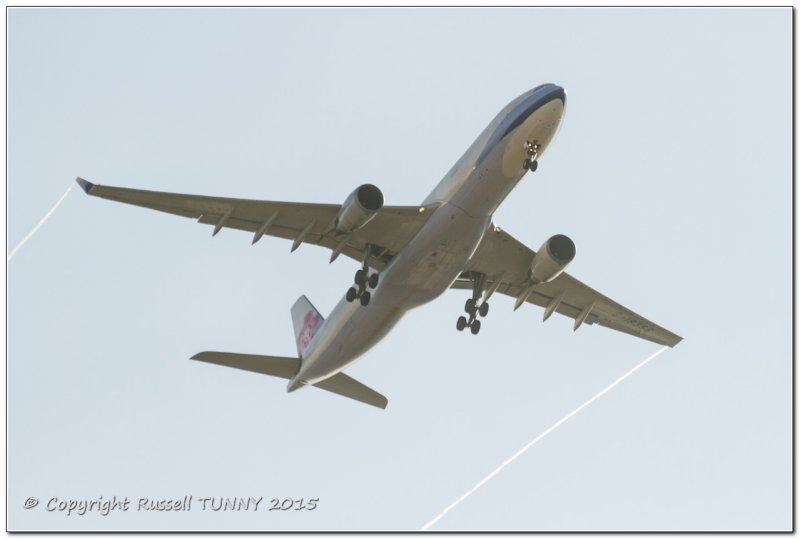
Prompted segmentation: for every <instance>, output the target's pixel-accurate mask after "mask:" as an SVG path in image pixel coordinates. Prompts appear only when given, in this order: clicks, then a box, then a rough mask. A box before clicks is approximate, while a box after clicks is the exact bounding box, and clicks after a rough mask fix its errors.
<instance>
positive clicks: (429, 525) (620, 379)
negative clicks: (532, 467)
mask: <svg viewBox="0 0 800 539" xmlns="http://www.w3.org/2000/svg"><path fill="white" fill-rule="evenodd" d="M667 348H668V347H667V346H665V347H664V348H661V349H660V350H658V351H657V352H656V353H655V354H653V355H651V356H650V357H648V358H647V359H645V360H644V361H642V362H641V363H639V364H638V365H636V366H635V367H634V368H632V369H631V370H629V371H628V372H626V373H625V374H623V375H622V376H620V377H619V378H618V379H617V380H616V381H614V382H612V383H611V385H609V386H608V387H607V388H605V389H604V390H602V391H601V392H600V393H598V394H597V395H595V396H594V397H592V398H591V399H589V400H588V401H586V402H584V403H583V404H581V405H580V406H578V407H577V408H575V409H574V410H572V411H571V412H570V413H568V414H567V415H565V416H564V417H563V418H561V419H559V420H558V421H557V422H556V423H554V424H553V426H551V427H550V428H549V429H547V430H546V431H544V432H543V433H541V434H540V435H539V436H537V437H536V438H534V439H533V440H531V441H530V442H528V445H526V446H525V447H523V448H522V449H520V450H519V451H517V452H516V453H514V454H513V455H512V456H511V457H510V458H509V459H507V460H506V461H505V462H504V463H503V464H501V465H500V466H498V467H497V468H496V469H495V470H494V471H492V473H490V474H489V475H487V476H486V477H484V478H483V479H481V480H480V481H479V482H478V484H476V485H475V486H474V487H472V488H471V489H469V490H468V491H467V492H466V493H465V494H464V495H463V496H461V497H460V498H459V499H457V500H456V501H454V502H453V503H451V504H450V505H448V506H447V507H446V508H445V509H444V511H442V512H441V513H439V514H438V515H436V518H434V519H433V520H431V521H430V522H428V523H427V524H425V525H424V526H423V527H422V528H421V529H420V531H425V530H427V529H428V528H430V527H431V526H433V525H434V524H436V523H437V522H439V520H440V519H441V518H442V517H443V516H445V515H446V514H447V513H448V512H449V511H450V510H451V509H452V508H454V507H455V506H457V505H458V504H460V503H461V502H463V501H464V500H466V499H467V498H468V497H469V495H470V494H472V493H473V492H475V491H476V490H478V489H479V488H481V487H482V486H483V485H485V484H486V483H487V482H488V481H489V480H490V479H491V478H492V477H494V476H495V475H497V474H498V473H500V470H502V469H503V468H505V467H506V466H508V465H509V464H511V463H512V462H514V461H515V460H516V459H517V458H518V457H519V456H520V455H522V454H523V453H525V451H527V450H528V449H530V448H531V447H533V446H534V445H535V444H536V442H538V441H539V440H541V439H542V438H544V437H545V436H547V435H548V434H550V433H551V432H553V431H554V430H556V429H557V428H558V427H560V426H561V425H563V424H564V423H566V422H567V421H568V420H569V419H570V418H571V417H572V416H574V415H575V414H577V413H578V412H580V411H581V410H583V409H584V408H586V407H587V406H589V405H590V404H592V403H593V402H594V401H596V400H597V399H599V398H600V397H602V396H603V395H605V394H606V393H608V392H609V391H611V390H612V389H614V387H615V386H616V385H617V384H619V383H620V382H622V381H623V380H624V379H625V378H627V377H628V376H630V375H631V374H633V373H635V372H636V371H638V370H639V369H640V368H642V367H644V365H645V364H646V363H647V362H649V361H650V360H651V359H653V358H655V357H656V356H657V355H659V354H660V353H661V352H663V351H664V350H666V349H667Z"/></svg>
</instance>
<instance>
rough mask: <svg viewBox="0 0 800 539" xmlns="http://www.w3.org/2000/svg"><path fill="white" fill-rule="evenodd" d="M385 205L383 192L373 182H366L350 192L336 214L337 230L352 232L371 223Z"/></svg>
mask: <svg viewBox="0 0 800 539" xmlns="http://www.w3.org/2000/svg"><path fill="white" fill-rule="evenodd" d="M382 207H383V193H381V190H380V189H378V188H377V187H375V186H374V185H371V184H368V183H366V184H364V185H362V186H361V187H359V188H357V189H356V190H355V191H353V192H352V193H350V196H348V197H347V199H346V200H345V201H344V204H342V209H340V210H339V215H337V216H336V225H335V226H336V232H337V233H338V234H350V233H351V232H355V231H356V230H358V229H359V228H361V227H363V226H364V225H366V224H367V223H369V222H370V221H371V220H372V218H373V217H375V216H376V215H377V214H378V211H379V210H380V209H381V208H382Z"/></svg>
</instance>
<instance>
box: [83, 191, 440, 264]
mask: <svg viewBox="0 0 800 539" xmlns="http://www.w3.org/2000/svg"><path fill="white" fill-rule="evenodd" d="M76 181H77V182H78V184H79V185H80V186H81V187H82V188H83V190H84V191H85V192H86V193H87V194H89V195H92V196H96V197H100V198H106V199H109V200H115V201H117V202H124V203H126V204H133V205H136V206H142V207H145V208H150V209H153V210H158V211H162V212H166V213H172V214H175V215H181V216H183V217H192V218H194V219H197V221H198V222H200V223H203V224H208V225H213V226H214V234H216V233H217V232H219V231H220V229H222V228H223V227H225V228H238V229H239V230H245V231H247V232H251V233H253V243H255V242H257V241H258V240H259V239H261V237H262V236H263V235H268V236H276V237H279V238H285V239H289V240H293V242H294V243H293V246H292V250H294V249H296V248H297V246H298V245H299V244H300V243H310V244H314V245H321V246H323V247H327V248H329V249H331V250H334V251H335V250H337V249H339V250H340V251H341V253H342V254H344V255H347V256H349V257H350V258H353V259H355V260H358V261H363V260H364V255H365V253H366V252H367V250H368V249H371V251H372V253H373V256H371V257H370V259H369V265H370V266H371V267H373V268H374V269H377V270H380V269H382V268H383V267H384V266H385V265H386V264H387V263H388V261H389V260H391V258H392V257H393V256H395V255H396V254H397V253H398V252H399V251H400V249H402V248H403V247H404V246H405V244H406V243H408V241H410V240H411V238H413V237H414V235H415V234H416V233H417V231H418V230H419V229H420V228H421V227H422V225H423V224H424V223H425V221H426V220H427V218H428V216H429V215H430V214H431V212H420V211H419V207H417V206H384V207H383V208H382V209H381V210H380V211H379V212H378V214H377V215H376V216H375V218H374V219H372V220H371V221H370V222H368V223H367V224H366V225H365V226H364V227H363V228H361V229H359V230H357V231H355V232H354V233H352V234H351V235H350V236H349V237H348V238H343V237H341V236H339V237H337V236H335V235H333V234H332V233H331V230H330V227H331V223H332V222H333V221H334V219H336V216H337V214H338V213H339V209H340V208H341V205H339V204H303V203H297V202H272V201H266V200H248V199H237V198H222V197H210V196H202V195H182V194H176V193H164V192H160V191H145V190H142V189H128V188H124V187H109V186H105V185H95V184H93V183H91V182H88V181H86V180H84V179H83V178H78V179H77V180H76ZM342 242H344V245H342Z"/></svg>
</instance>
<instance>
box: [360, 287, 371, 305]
mask: <svg viewBox="0 0 800 539" xmlns="http://www.w3.org/2000/svg"><path fill="white" fill-rule="evenodd" d="M371 297H372V294H370V293H369V291H368V290H364V292H362V293H361V298H360V301H361V305H362V306H364V307H366V306H367V305H369V300H370V298H371Z"/></svg>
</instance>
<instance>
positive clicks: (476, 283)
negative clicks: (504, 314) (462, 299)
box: [456, 273, 489, 335]
mask: <svg viewBox="0 0 800 539" xmlns="http://www.w3.org/2000/svg"><path fill="white" fill-rule="evenodd" d="M485 283H486V276H485V275H484V274H482V273H477V274H473V276H472V297H471V298H470V299H468V300H467V302H466V303H465V304H464V310H465V311H466V312H467V314H468V315H469V319H467V317H466V316H459V317H458V321H456V329H457V330H458V331H464V329H465V328H467V327H468V328H469V330H470V332H471V333H472V334H473V335H477V334H478V332H479V331H480V330H481V321H480V320H478V315H480V316H481V318H485V317H486V315H487V314H489V304H488V303H486V301H483V302H481V304H480V305H478V298H480V296H481V294H482V293H483V289H484V287H485Z"/></svg>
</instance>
